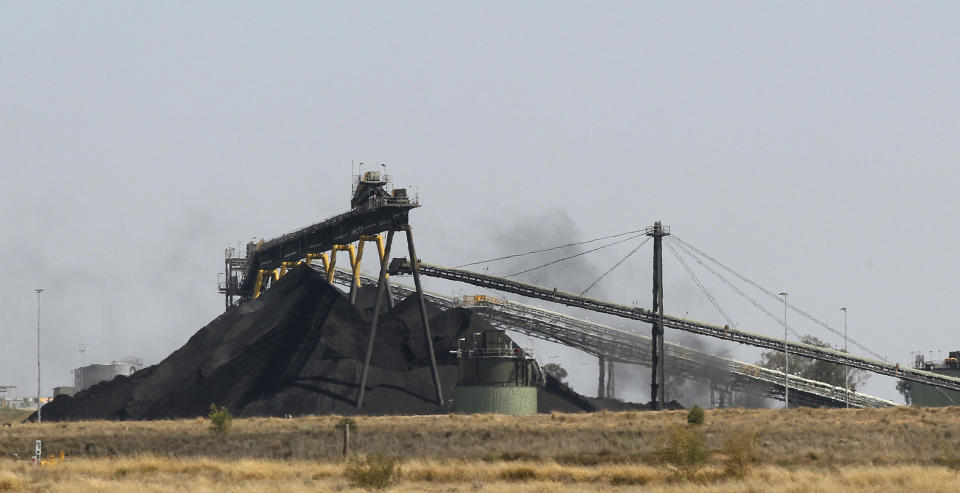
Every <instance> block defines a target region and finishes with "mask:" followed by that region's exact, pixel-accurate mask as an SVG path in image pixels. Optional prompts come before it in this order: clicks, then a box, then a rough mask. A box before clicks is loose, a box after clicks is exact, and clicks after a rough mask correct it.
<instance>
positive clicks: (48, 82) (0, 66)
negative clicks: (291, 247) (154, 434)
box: [0, 1, 960, 398]
mask: <svg viewBox="0 0 960 493" xmlns="http://www.w3.org/2000/svg"><path fill="white" fill-rule="evenodd" d="M958 18H960V6H958V4H957V3H955V2H926V3H922V4H909V5H908V4H906V3H903V2H873V1H871V2H804V3H800V2H796V3H785V2H718V3H705V2H656V3H654V2H624V3H589V4H588V3H561V2H527V3H515V2H476V3H474V4H473V5H464V4H462V3H460V2H437V3H425V2H411V3H400V2H372V3H361V2H351V3H349V4H343V3H320V2H303V3H292V2H267V3H241V2H219V3H217V2H203V3H200V4H198V3H196V2H183V3H175V2H156V3H152V4H146V3H130V2H89V3H77V2H72V3H62V4H59V5H55V4H52V3H45V4H41V3H39V2H7V1H3V2H0V166H2V171H3V173H2V177H3V178H2V181H0V224H2V225H3V235H2V236H3V239H2V240H0V259H2V264H0V265H2V267H3V272H4V275H3V276H2V278H0V300H2V304H3V305H2V310H0V336H2V337H0V384H14V385H18V386H20V387H21V389H20V390H19V391H18V394H19V395H29V394H30V393H32V392H35V389H36V383H35V378H36V377H35V366H34V362H33V359H34V356H35V355H34V351H35V339H34V338H35V333H34V329H35V324H36V297H35V294H34V289H35V288H37V287H43V288H45V289H46V290H47V291H46V293H44V295H43V315H42V324H43V328H44V335H43V346H44V352H43V362H44V367H45V371H44V375H45V376H44V379H43V387H44V389H45V393H46V392H49V391H50V390H49V389H50V388H51V387H53V386H54V385H61V384H68V383H70V382H71V381H72V377H71V375H70V369H71V368H73V367H75V366H76V365H77V363H78V362H79V354H78V352H77V347H78V345H79V344H81V343H86V344H89V345H90V346H91V350H90V352H89V353H87V361H88V362H91V361H97V362H108V361H110V360H112V359H118V358H121V357H124V356H128V355H136V356H140V357H143V358H145V360H146V361H147V362H148V363H155V362H157V361H159V360H160V359H162V358H163V357H165V356H166V355H167V354H169V353H170V352H171V351H172V350H173V349H175V348H177V347H179V346H180V345H181V344H183V343H184V342H185V341H186V340H187V339H188V337H189V336H190V335H191V334H192V333H193V332H195V331H196V330H197V329H198V328H200V327H201V326H203V325H204V324H205V323H206V322H208V321H209V320H211V319H212V318H213V317H215V316H216V315H217V314H218V313H220V311H221V310H222V298H221V297H220V296H219V295H218V294H217V293H216V280H217V277H216V274H217V272H220V271H221V270H222V258H223V250H224V248H225V247H226V246H227V244H228V243H231V242H237V241H247V240H249V239H250V238H251V237H253V236H257V237H272V236H274V235H277V234H280V233H283V232H285V231H288V230H291V229H294V228H297V227H299V226H303V225H305V224H307V223H309V222H313V221H316V220H318V219H321V218H323V217H326V216H330V215H333V214H335V213H338V212H341V211H343V210H345V209H346V208H347V207H348V204H349V193H350V188H349V186H350V185H349V184H350V162H351V160H356V161H358V162H359V161H366V162H377V161H382V162H385V163H388V166H389V168H388V169H389V171H390V173H391V174H393V175H394V177H395V180H396V182H397V184H398V185H405V184H410V185H416V186H417V187H419V191H420V196H421V201H422V203H423V207H422V208H421V209H419V210H417V211H415V212H414V213H413V216H412V224H413V226H414V228H415V232H416V235H417V243H418V249H419V251H420V253H421V256H422V257H423V258H424V259H425V260H426V261H432V262H435V263H446V264H457V263H465V262H467V261H470V260H475V259H478V258H484V257H487V256H493V255H497V254H502V253H512V251H513V250H514V249H515V248H518V247H520V248H522V247H524V246H526V245H534V246H548V245H553V244H557V243H559V242H562V241H565V240H567V239H585V238H592V237H596V236H601V235H604V234H611V233H618V232H621V231H626V230H632V229H637V228H639V227H643V226H646V225H649V224H651V223H652V222H653V221H654V220H656V219H662V220H663V221H664V223H665V224H669V225H670V226H672V228H673V232H674V233H675V234H676V235H677V236H678V237H681V238H683V239H685V240H687V241H689V242H691V243H693V244H694V245H697V246H698V247H700V248H701V249H703V250H705V251H706V252H708V253H710V254H711V255H713V256H715V257H717V258H719V259H721V260H722V261H724V262H725V263H727V264H728V265H731V266H732V267H734V268H736V269H738V270H740V271H741V272H743V273H744V274H746V275H748V276H750V277H751V278H753V279H755V280H757V281H759V282H760V283H762V284H763V285H765V286H768V287H769V288H770V289H772V290H774V291H788V292H789V293H790V300H791V301H792V302H794V303H796V304H798V305H800V306H801V307H804V308H805V309H806V310H808V311H810V312H812V313H814V314H816V315H817V316H819V317H820V318H822V319H824V320H826V321H828V322H829V323H831V324H833V325H834V326H837V327H839V326H842V322H841V321H842V316H841V312H840V311H839V308H840V307H841V306H847V307H849V310H850V331H851V335H853V336H854V337H855V338H857V339H858V340H859V341H860V342H863V343H865V344H866V345H867V346H869V347H870V348H871V349H873V350H874V351H876V352H878V353H881V354H884V355H886V356H888V357H889V358H890V359H891V360H893V361H900V362H903V363H907V362H908V361H909V360H910V354H909V353H910V351H914V350H921V349H922V350H931V349H932V350H937V349H940V350H943V351H946V350H948V349H955V348H960V342H958V341H957V340H956V336H955V334H956V321H955V312H956V302H955V300H956V297H957V294H958V290H957V279H958V278H960V268H958V262H957V261H956V260H955V258H954V257H955V250H956V244H957V242H958V239H960V233H958V231H957V227H956V226H957V224H956V223H957V220H956V216H955V214H956V210H957V205H958V199H957V194H956V190H957V187H958V184H960V183H958V182H960V180H958V172H957V170H956V169H955V168H956V167H955V166H954V165H953V164H952V163H955V162H956V161H957V158H958V157H960V139H958V138H957V137H958V129H960V128H958V127H960V122H958V115H960V111H958V110H960V105H958V103H960V96H958V91H957V87H960V64H958V57H957V53H958V52H960V46H958V45H960V24H958V23H957V22H956V20H957V19H958ZM610 250H611V252H610V253H608V254H606V255H603V254H601V252H597V254H591V255H588V256H585V257H584V258H583V259H581V262H583V264H580V265H579V267H575V268H568V269H567V270H562V271H561V272H562V273H566V274H567V275H562V274H561V275H556V274H554V276H555V277H553V278H550V279H548V278H547V277H546V276H547V275H546V274H544V275H543V278H542V279H540V278H538V277H536V276H533V277H528V278H527V279H529V280H538V281H542V282H548V281H549V282H552V283H557V284H562V285H561V286H558V287H560V288H561V289H568V290H574V291H579V290H580V289H582V288H583V287H584V286H585V285H586V284H589V282H590V281H592V280H593V279H589V278H587V277H586V276H588V275H592V273H600V272H602V271H603V270H605V269H606V268H607V267H609V266H610V265H612V264H613V262H614V261H615V260H616V259H617V258H618V256H620V255H622V254H623V253H625V252H626V251H628V250H629V245H626V244H624V245H618V246H617V247H615V248H611V249H610ZM597 255H599V256H597ZM546 259H549V258H546ZM649 263H650V255H649V247H645V248H644V250H643V251H642V253H638V254H637V255H636V256H634V257H633V258H632V259H631V261H629V262H628V263H627V264H626V265H625V266H624V267H623V268H622V269H620V270H618V271H617V272H615V273H614V274H612V275H611V277H610V278H609V279H608V280H605V281H604V283H602V285H601V287H602V291H601V292H598V293H596V294H598V295H599V294H601V293H602V295H603V296H604V297H608V298H610V299H613V300H614V301H622V302H631V301H633V300H639V303H640V305H641V306H645V307H649V305H650V301H649V299H650V281H649V271H650V269H649V265H648V264H649ZM497 269H498V267H494V266H491V271H497ZM702 277H703V278H704V280H705V281H706V280H707V279H708V277H709V274H702ZM666 278H667V292H666V301H665V305H666V308H667V312H668V313H674V314H679V315H683V314H684V313H685V312H689V313H690V316H691V317H694V316H695V317H697V318H701V319H706V320H710V321H721V318H720V316H719V315H718V314H717V313H716V312H715V311H714V310H713V309H712V307H710V305H709V304H708V303H707V302H706V301H705V299H704V297H703V295H701V294H700V292H699V291H698V290H697V288H696V286H695V285H694V284H693V283H692V282H691V281H690V280H689V278H688V277H687V275H686V273H685V272H684V271H683V270H682V269H681V267H680V266H679V265H677V264H676V262H675V260H674V259H673V258H672V256H671V255H669V254H667V257H666ZM707 284H708V287H710V289H711V290H713V291H715V292H716V294H717V296H718V298H720V299H721V301H722V302H723V304H724V306H725V307H726V308H727V310H728V312H729V313H730V314H731V317H732V318H733V319H735V320H736V321H737V322H738V323H739V324H740V326H741V327H743V328H746V329H749V330H754V331H758V332H762V333H766V334H769V335H778V334H781V333H782V330H781V329H780V328H779V327H778V326H777V325H776V323H775V322H773V321H772V320H770V319H769V318H766V317H765V316H764V315H763V314H762V313H760V312H758V311H757V310H755V309H753V308H752V307H750V306H749V305H748V304H746V303H744V302H743V301H742V300H740V299H739V298H737V296H736V295H735V294H733V293H732V292H731V291H729V290H725V289H726V288H724V287H723V286H722V285H721V284H719V283H718V282H715V281H709V282H707ZM428 287H441V288H445V286H444V285H439V284H435V283H434V284H432V285H430V286H428ZM462 290H463V292H465V293H466V292H473V291H475V290H473V289H471V288H469V287H466V288H462ZM771 309H772V310H775V311H776V310H778V308H777V307H776V304H775V303H773V304H771ZM791 319H792V320H796V321H797V324H796V327H797V329H798V330H800V331H801V332H805V333H810V334H813V335H816V336H818V337H820V338H821V339H825V340H827V341H828V342H830V343H833V344H841V343H842V339H839V338H837V337H835V336H833V335H831V334H829V333H827V332H826V331H824V330H822V329H820V328H818V327H816V326H815V325H813V324H811V323H805V322H802V321H801V320H800V319H799V317H797V316H796V315H791ZM641 330H644V331H647V330H648V329H647V328H641ZM710 344H714V345H716V344H717V343H710ZM717 347H719V348H721V349H730V350H732V352H731V354H732V355H734V356H736V357H740V358H743V359H747V360H750V361H753V360H755V359H756V358H757V356H758V353H757V352H756V351H753V350H749V349H746V348H742V347H732V348H728V347H725V346H722V345H721V346H717ZM544 348H545V349H541V352H543V351H544V350H547V351H550V350H551V349H550V347H548V346H544ZM558 354H560V352H559V351H556V354H554V355H553V356H557V355H558ZM934 354H936V353H934ZM549 356H551V355H549V354H548V355H545V356H544V357H549ZM562 358H563V361H565V362H566V364H567V365H568V366H570V367H571V368H573V369H574V370H575V371H576V372H577V374H576V375H573V376H572V377H571V380H572V381H573V382H574V384H575V385H576V386H577V387H578V388H579V389H580V390H581V391H584V392H592V391H594V390H595V388H596V385H595V378H596V377H595V374H594V371H595V370H594V369H591V368H595V364H594V363H592V361H590V360H589V358H586V357H579V358H580V359H579V360H578V359H577V358H578V356H576V355H575V354H572V353H569V352H567V353H563V355H562ZM591 364H593V365H594V366H593V367H591V366H590V365H591ZM580 370H582V371H580ZM618 384H619V385H620V386H621V387H622V388H623V387H628V386H629V387H631V388H632V387H636V389H637V390H636V392H637V393H638V396H645V395H646V393H647V390H646V389H647V383H646V382H645V381H642V382H641V381H638V382H636V383H635V384H634V383H631V382H625V381H623V380H620V379H618ZM867 390H868V391H870V392H873V393H875V394H877V395H880V396H882V397H887V398H895V397H897V394H896V392H895V391H894V390H893V381H892V380H890V379H886V378H881V377H874V378H873V379H871V382H870V384H869V385H868V388H867Z"/></svg>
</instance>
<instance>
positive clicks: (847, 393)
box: [840, 307, 850, 409]
mask: <svg viewBox="0 0 960 493" xmlns="http://www.w3.org/2000/svg"><path fill="white" fill-rule="evenodd" d="M840 311H842V312H843V352H847V307H843V308H841V309H840ZM849 368H850V367H848V366H847V365H843V403H844V405H845V406H846V407H847V409H849V408H850V382H849V381H848V379H847V371H849Z"/></svg>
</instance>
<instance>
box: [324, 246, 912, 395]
mask: <svg viewBox="0 0 960 493" xmlns="http://www.w3.org/2000/svg"><path fill="white" fill-rule="evenodd" d="M424 265H425V264H421V267H423V266H424ZM314 268H316V269H318V270H319V269H321V267H320V266H314ZM333 279H334V282H336V283H337V284H341V285H343V286H347V287H349V286H351V285H352V282H353V274H352V273H350V272H345V271H341V270H336V271H334V278H333ZM360 280H361V282H363V283H370V284H374V283H376V279H373V278H371V277H367V276H361V278H360ZM390 290H391V294H392V295H393V296H394V297H396V298H400V299H402V298H405V297H407V296H409V295H411V294H413V293H414V291H413V290H412V289H410V288H407V287H404V286H398V285H395V284H393V283H391V285H390ZM424 298H425V299H426V300H427V301H430V302H431V303H433V304H435V305H437V306H440V307H442V308H445V309H451V308H457V307H464V308H469V309H471V310H473V311H474V312H476V313H477V314H478V315H480V316H482V317H483V318H485V319H486V320H487V321H489V322H490V323H491V325H493V326H495V327H497V328H500V329H505V330H512V331H515V332H520V333H522V334H525V335H529V336H532V337H536V338H538V339H543V340H547V341H551V342H556V343H559V344H563V345H565V346H569V347H573V348H576V349H579V350H581V351H584V352H586V353H588V354H591V355H594V356H598V357H601V356H602V357H604V358H606V360H607V361H615V362H620V363H630V364H639V365H644V366H650V364H651V352H650V344H651V339H650V337H648V336H645V335H641V334H637V333H633V332H630V331H626V330H622V329H617V328H614V327H610V326H607V325H603V324H598V323H595V322H590V321H587V320H582V319H578V318H575V317H570V316H568V315H563V314H561V313H556V312H553V311H549V310H544V309H542V308H537V307H533V306H529V305H524V304H520V303H514V302H506V301H504V300H500V299H497V298H491V297H485V296H472V297H465V298H463V299H457V298H448V297H445V296H441V295H437V294H433V293H427V292H424ZM665 350H666V354H667V355H668V356H669V362H670V366H671V370H672V371H676V372H678V374H680V375H682V376H683V377H685V378H689V379H691V380H696V381H701V382H705V383H709V384H711V385H722V386H724V387H726V388H727V389H729V390H732V391H736V392H746V393H754V394H760V395H763V396H766V397H770V398H773V399H779V400H783V394H784V391H783V380H784V378H783V372H780V371H776V370H770V369H767V368H762V367H759V366H756V365H751V364H749V363H744V362H741V361H737V360H734V359H730V358H723V357H719V356H714V355H711V354H707V353H704V352H701V351H697V350H695V349H690V348H686V347H683V346H680V345H678V344H672V343H665ZM789 383H790V390H791V393H794V392H796V394H793V395H796V396H797V399H795V402H796V403H798V404H802V405H808V406H831V407H842V406H844V389H843V388H842V387H836V386H833V385H830V384H827V383H823V382H818V381H815V380H808V379H805V378H800V377H797V376H791V377H790V378H789ZM848 396H849V400H850V405H851V406H855V407H887V406H895V405H896V403H894V402H891V401H888V400H884V399H880V398H877V397H873V396H871V395H867V394H863V393H859V392H849V394H848Z"/></svg>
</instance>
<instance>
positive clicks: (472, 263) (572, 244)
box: [454, 229, 643, 269]
mask: <svg viewBox="0 0 960 493" xmlns="http://www.w3.org/2000/svg"><path fill="white" fill-rule="evenodd" d="M641 232H643V230H642V229H638V230H636V231H627V232H626V233H619V234H615V235H608V236H601V237H599V238H594V239H592V240H586V241H577V242H574V243H567V244H566V245H559V246H555V247H550V248H542V249H540V250H531V251H529V252H524V253H514V254H510V255H505V256H503V257H497V258H491V259H487V260H478V261H476V262H470V263H469V264H463V265H458V266H456V267H454V269H460V268H463V267H470V266H471V265H477V264H485V263H488V262H496V261H498V260H505V259H508V258H516V257H522V256H524V255H530V254H532V253H542V252H549V251H553V250H559V249H561V248H568V247H572V246H577V245H586V244H588V243H593V242H597V241H601V240H609V239H610V238H618V237H620V236H626V235H631V234H634V233H641Z"/></svg>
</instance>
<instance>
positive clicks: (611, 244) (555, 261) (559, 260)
mask: <svg viewBox="0 0 960 493" xmlns="http://www.w3.org/2000/svg"><path fill="white" fill-rule="evenodd" d="M641 236H643V235H642V234H639V235H635V236H631V237H629V238H624V239H622V240H619V241H614V242H612V243H607V244H606V245H601V246H598V247H596V248H593V249H590V250H587V251H585V252H580V253H578V254H575V255H571V256H569V257H563V258H558V259H556V260H554V261H551V262H547V263H545V264H543V265H538V266H536V267H532V268H530V269H527V270H522V271H520V272H516V273H514V274H510V275H508V276H503V277H504V278H510V277H515V276H519V275H520V274H526V273H527V272H533V271H535V270H537V269H542V268H544V267H547V266H550V265H553V264H556V263H558V262H563V261H564V260H570V259H572V258H575V257H579V256H581V255H586V254H588V253H590V252H595V251H597V250H601V249H604V248H607V247H611V246H613V245H618V244H620V243H623V242H625V241H630V240H633V239H636V238H639V237H641Z"/></svg>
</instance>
